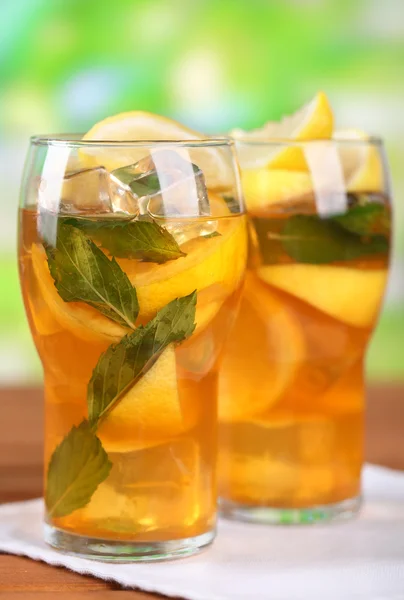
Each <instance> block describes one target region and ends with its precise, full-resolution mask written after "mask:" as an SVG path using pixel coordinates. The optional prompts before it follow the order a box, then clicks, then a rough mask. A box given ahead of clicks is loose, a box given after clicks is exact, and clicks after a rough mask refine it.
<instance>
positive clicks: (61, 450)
mask: <svg viewBox="0 0 404 600" xmlns="http://www.w3.org/2000/svg"><path fill="white" fill-rule="evenodd" d="M111 466H112V465H111V463H110V461H109V459H108V456H107V454H106V452H105V450H104V449H103V447H102V444H101V442H100V440H99V439H98V437H97V436H96V435H95V433H94V432H93V431H92V430H91V428H90V425H89V423H88V422H87V421H83V422H82V423H80V425H79V426H78V427H76V426H74V427H73V428H72V429H71V430H70V432H69V433H68V434H67V436H66V437H65V438H64V439H63V440H62V441H61V443H60V444H59V446H57V448H56V449H55V451H54V453H53V454H52V457H51V459H50V462H49V466H48V473H47V482H46V493H45V503H46V508H47V511H48V514H49V516H50V517H64V516H65V515H68V514H70V513H72V512H73V511H75V510H77V509H78V508H83V507H84V506H86V504H88V502H89V501H90V498H91V496H92V495H93V493H94V492H95V490H96V489H97V487H98V486H99V484H100V483H102V482H103V481H104V480H105V479H106V478H107V477H108V474H109V472H110V470H111Z"/></svg>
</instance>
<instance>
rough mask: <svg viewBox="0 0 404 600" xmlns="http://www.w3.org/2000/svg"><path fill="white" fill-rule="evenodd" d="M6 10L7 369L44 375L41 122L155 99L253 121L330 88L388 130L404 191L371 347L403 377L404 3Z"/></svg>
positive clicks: (3, 344) (12, 6) (2, 369)
mask: <svg viewBox="0 0 404 600" xmlns="http://www.w3.org/2000/svg"><path fill="white" fill-rule="evenodd" d="M1 9H2V10H1V20H0V184H1V189H2V195H1V198H2V200H1V202H2V212H1V220H0V267H1V271H0V290H1V292H0V294H1V295H0V380H1V381H2V382H3V383H10V382H31V381H34V380H38V379H39V378H40V376H41V370H40V365H39V361H38V359H37V358H36V355H35V351H34V348H33V344H32V342H31V338H30V334H29V331H28V327H27V324H26V321H25V316H24V312H23V308H22V302H21V299H20V292H19V285H18V278H17V271H16V260H15V237H16V209H17V202H18V191H19V181H20V178H21V172H22V168H23V163H24V157H25V153H26V148H27V138H28V136H29V135H31V134H33V133H48V132H61V131H85V130H87V129H88V128H89V127H90V126H91V125H92V124H93V123H94V122H96V121H97V120H99V119H101V118H103V117H105V116H107V115H110V114H113V113H116V112H120V111H124V110H132V109H146V110H150V111H155V112H157V113H161V114H164V115H168V116H171V117H174V118H176V119H179V120H181V121H183V122H185V123H186V124H188V125H190V126H192V127H194V128H199V129H201V130H204V131H206V132H214V131H216V132H217V131H221V132H223V131H227V130H228V129H229V128H231V127H235V126H239V127H245V128H249V127H254V126H259V125H262V124H263V123H264V122H265V121H267V120H269V119H275V118H277V117H279V116H280V115H281V114H283V113H287V112H291V111H294V110H295V109H296V108H297V107H298V106H299V105H300V104H302V103H304V102H306V101H307V100H309V99H310V97H311V96H313V95H314V93H315V92H316V91H317V90H319V89H323V90H324V91H326V92H327V93H328V95H329V97H330V99H331V102H332V104H333V106H334V109H335V114H336V119H337V124H338V125H339V126H341V127H349V126H351V127H352V126H354V127H358V128H363V129H365V130H367V131H369V132H372V133H377V134H379V135H382V136H383V137H384V138H385V141H386V146H387V151H388V156H389V160H390V165H391V171H392V178H393V183H394V185H393V189H394V192H395V198H396V215H395V218H396V230H395V251H394V261H393V268H392V273H391V277H390V285H389V290H388V294H387V299H386V302H385V309H384V312H383V315H382V318H381V321H380V324H379V327H378V330H377V333H376V335H375V337H374V340H373V343H372V347H371V349H370V352H369V356H368V372H369V375H370V376H371V377H372V378H376V379H398V378H404V358H403V355H404V352H403V348H404V341H403V340H404V208H403V203H402V202H400V198H402V197H403V192H404V169H403V168H402V166H401V165H402V163H403V161H404V144H403V142H402V140H403V137H404V119H403V118H402V113H403V101H404V19H403V17H402V15H403V13H402V10H403V4H402V0H383V1H377V0H283V1H276V0H183V1H181V0H118V1H116V2H110V0H52V1H49V0H9V1H6V2H2V3H1Z"/></svg>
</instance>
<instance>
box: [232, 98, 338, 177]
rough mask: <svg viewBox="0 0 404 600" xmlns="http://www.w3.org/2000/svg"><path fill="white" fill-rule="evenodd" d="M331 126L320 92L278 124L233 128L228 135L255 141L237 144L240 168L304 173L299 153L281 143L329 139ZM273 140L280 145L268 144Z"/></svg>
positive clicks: (303, 165) (331, 120)
mask: <svg viewBox="0 0 404 600" xmlns="http://www.w3.org/2000/svg"><path fill="white" fill-rule="evenodd" d="M333 123H334V118H333V113H332V110H331V107H330V104H329V101H328V98H327V96H326V95H325V94H324V92H319V93H318V94H316V96H315V97H314V98H313V99H312V100H311V101H310V102H309V103H308V104H305V105H304V106H303V107H302V108H300V109H299V110H298V111H297V112H295V113H294V114H293V115H291V116H288V117H284V118H283V119H282V120H281V121H280V122H269V123H266V125H264V126H263V127H261V128H259V129H254V130H253V131H243V130H242V129H234V130H233V131H232V132H231V135H232V136H233V137H234V138H235V140H236V141H237V140H243V141H246V142H254V143H253V144H245V145H243V144H238V145H237V153H238V156H239V161H240V165H241V168H242V169H249V168H259V167H270V168H271V169H295V170H307V165H306V161H305V159H304V154H303V152H302V150H301V149H300V148H297V147H290V146H287V145H284V146H283V147H282V145H281V142H282V140H283V141H285V140H301V141H304V140H328V139H330V138H331V135H332V131H333ZM276 140H279V143H280V145H279V146H276V145H273V146H271V145H270V144H267V142H269V141H272V142H274V143H275V142H276ZM260 142H261V143H260Z"/></svg>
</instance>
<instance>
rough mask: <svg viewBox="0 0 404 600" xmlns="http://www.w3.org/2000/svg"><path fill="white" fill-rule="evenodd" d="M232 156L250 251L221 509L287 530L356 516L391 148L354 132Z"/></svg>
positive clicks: (230, 380) (235, 342) (255, 143)
mask: <svg viewBox="0 0 404 600" xmlns="http://www.w3.org/2000/svg"><path fill="white" fill-rule="evenodd" d="M236 148H237V151H238V155H239V160H240V164H241V169H242V183H243V189H244V194H245V201H246V206H247V213H248V221H249V237H250V251H249V266H248V274H247V279H246V285H245V288H244V292H243V296H242V301H241V310H240V313H239V316H238V318H237V322H236V326H235V330H234V331H233V333H232V336H231V338H230V340H231V343H229V344H228V347H227V351H226V355H225V360H224V365H223V370H222V376H221V380H220V402H219V420H220V424H219V431H220V450H219V494H220V497H221V501H220V502H221V509H222V511H223V513H224V515H226V516H228V517H232V518H239V519H242V520H247V521H262V522H269V523H280V524H283V523H284V524H288V523H312V522H317V521H327V520H334V519H343V518H349V517H350V516H352V515H354V514H355V513H357V511H358V509H359V507H360V504H361V481H360V480H361V468H362V464H363V438H364V358H365V354H366V349H367V346H368V343H369V340H370V337H371V334H372V331H373V329H374V327H375V324H376V321H377V317H378V314H379V310H380V306H381V303H382V299H383V294H384V290H385V286H386V279H387V271H388V264H389V252H390V236H391V208H390V193H389V186H388V178H387V172H386V162H385V158H384V154H383V147H382V142H381V141H380V140H379V139H371V138H369V139H366V138H365V136H364V135H362V134H360V133H358V132H353V133H351V134H349V133H348V134H347V135H346V137H344V136H343V135H341V136H339V139H331V140H324V141H320V140H318V141H307V142H298V141H290V140H285V141H276V140H273V141H271V140H268V141H260V140H251V139H249V140H243V139H242V137H241V138H239V139H238V140H237V142H236ZM290 165H295V166H296V168H294V169H293V168H291V167H290Z"/></svg>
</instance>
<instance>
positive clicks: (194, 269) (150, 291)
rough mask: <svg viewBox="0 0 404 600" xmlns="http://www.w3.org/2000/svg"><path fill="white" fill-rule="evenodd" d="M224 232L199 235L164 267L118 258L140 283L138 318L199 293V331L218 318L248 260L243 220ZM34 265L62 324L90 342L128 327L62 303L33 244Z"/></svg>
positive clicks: (48, 304)
mask: <svg viewBox="0 0 404 600" xmlns="http://www.w3.org/2000/svg"><path fill="white" fill-rule="evenodd" d="M219 230H220V231H221V232H222V233H221V235H219V236H217V237H213V238H208V239H206V238H204V237H198V238H195V239H192V240H190V241H189V242H186V243H185V244H183V246H182V247H181V248H182V249H183V250H184V252H186V254H187V256H185V257H184V258H179V259H177V260H174V261H169V262H167V263H165V264H163V265H157V264H154V263H139V262H138V261H135V260H128V259H118V262H119V264H120V266H121V268H122V269H123V270H124V271H125V272H126V273H127V275H128V277H129V279H130V281H131V283H132V284H133V285H134V286H136V291H137V296H138V300H139V305H140V312H139V322H140V323H146V322H148V321H149V320H150V319H152V318H153V317H154V316H155V315H156V313H157V311H159V310H160V309H161V308H163V307H164V306H166V304H168V303H169V302H171V300H174V299H175V298H179V297H181V296H186V295H188V294H190V293H191V292H193V291H194V290H195V289H196V290H197V291H198V296H197V307H196V324H197V329H201V328H203V327H204V326H205V325H207V323H208V322H209V321H210V320H212V319H213V318H214V316H215V315H216V314H217V312H218V311H219V309H220V307H221V305H222V304H223V302H224V301H225V299H226V298H227V297H228V296H229V295H230V294H231V293H233V292H234V291H235V289H236V288H237V287H238V286H239V285H240V284H241V281H242V277H243V274H244V269H245V264H246V259H247V234H246V226H245V221H244V219H243V218H240V217H236V218H235V217H231V218H230V219H229V220H228V221H226V222H224V223H221V224H220V225H219ZM32 265H33V270H34V273H35V276H36V280H37V282H38V286H39V290H40V293H41V296H42V298H43V303H44V305H46V307H47V310H49V312H50V313H51V315H52V318H53V319H55V320H56V322H57V323H59V324H60V325H61V326H62V327H63V328H65V329H67V330H68V331H70V332H71V333H73V334H74V335H75V336H77V337H79V338H80V339H83V340H85V341H90V342H109V343H112V342H117V341H119V340H120V339H121V338H122V337H123V336H124V335H125V334H126V333H128V331H129V330H128V329H126V328H125V327H122V326H121V325H119V324H118V323H114V322H113V321H111V320H110V319H108V318H107V317H104V316H103V315H102V314H101V313H99V312H98V311H97V310H96V309H93V308H92V307H90V306H86V305H85V304H84V303H81V302H64V300H62V298H61V297H60V296H59V293H58V291H57V289H56V287H55V284H54V281H53V278H52V276H51V274H50V272H49V267H48V263H47V259H46V255H45V252H44V250H43V249H42V247H41V246H39V245H37V244H33V246H32Z"/></svg>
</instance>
